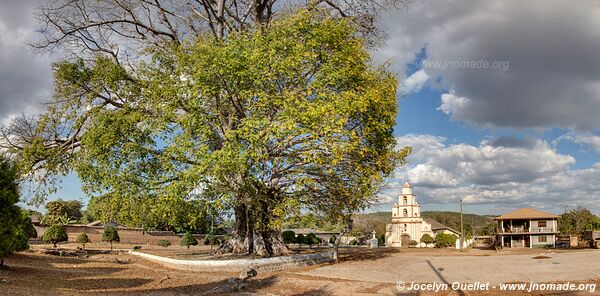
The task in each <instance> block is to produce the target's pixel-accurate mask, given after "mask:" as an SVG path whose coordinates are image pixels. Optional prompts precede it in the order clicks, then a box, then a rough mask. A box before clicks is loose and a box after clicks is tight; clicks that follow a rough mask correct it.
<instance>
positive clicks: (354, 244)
mask: <svg viewBox="0 0 600 296" xmlns="http://www.w3.org/2000/svg"><path fill="white" fill-rule="evenodd" d="M349 245H351V246H358V245H359V242H358V241H357V240H355V239H353V240H351V241H350V244H349Z"/></svg>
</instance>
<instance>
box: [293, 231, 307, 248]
mask: <svg viewBox="0 0 600 296" xmlns="http://www.w3.org/2000/svg"><path fill="white" fill-rule="evenodd" d="M295 243H297V244H298V245H300V246H302V244H304V243H306V236H305V235H304V234H302V233H300V234H298V235H297V236H296V241H295Z"/></svg>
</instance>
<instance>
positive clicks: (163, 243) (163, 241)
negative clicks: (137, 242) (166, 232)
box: [156, 239, 171, 248]
mask: <svg viewBox="0 0 600 296" xmlns="http://www.w3.org/2000/svg"><path fill="white" fill-rule="evenodd" d="M156 245H157V246H161V247H163V248H166V247H168V246H170V245H171V241H169V240H166V239H161V240H159V241H158V242H157V243H156Z"/></svg>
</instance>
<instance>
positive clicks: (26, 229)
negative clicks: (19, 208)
mask: <svg viewBox="0 0 600 296" xmlns="http://www.w3.org/2000/svg"><path fill="white" fill-rule="evenodd" d="M21 230H23V233H24V234H25V236H26V237H27V238H36V237H37V230H35V227H34V226H33V223H32V222H31V218H29V216H28V215H27V214H25V213H22V223H21Z"/></svg>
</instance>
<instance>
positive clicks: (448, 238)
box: [435, 233, 456, 248]
mask: <svg viewBox="0 0 600 296" xmlns="http://www.w3.org/2000/svg"><path fill="white" fill-rule="evenodd" d="M455 242H456V237H455V236H454V235H451V234H446V233H440V234H438V235H436V236H435V247H436V248H447V247H450V246H452V245H454V243H455Z"/></svg>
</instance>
